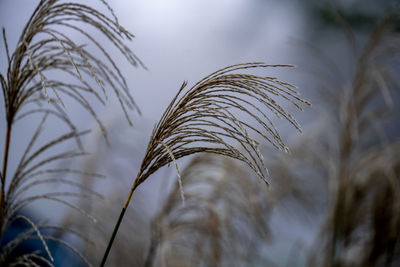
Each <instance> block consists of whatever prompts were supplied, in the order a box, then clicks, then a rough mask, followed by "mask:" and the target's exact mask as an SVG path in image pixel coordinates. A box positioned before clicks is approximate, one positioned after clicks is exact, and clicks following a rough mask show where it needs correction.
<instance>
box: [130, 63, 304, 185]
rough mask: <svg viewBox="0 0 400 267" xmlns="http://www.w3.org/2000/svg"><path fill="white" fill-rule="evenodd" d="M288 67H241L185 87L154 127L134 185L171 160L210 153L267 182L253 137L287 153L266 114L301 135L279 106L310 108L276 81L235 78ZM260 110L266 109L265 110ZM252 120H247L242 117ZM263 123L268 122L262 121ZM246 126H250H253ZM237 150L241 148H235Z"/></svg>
mask: <svg viewBox="0 0 400 267" xmlns="http://www.w3.org/2000/svg"><path fill="white" fill-rule="evenodd" d="M275 67H292V66H291V65H267V64H264V63H245V64H238V65H233V66H229V67H226V68H223V69H221V70H219V71H216V72H215V73H213V74H211V75H209V76H207V77H206V78H204V79H203V80H201V81H200V82H198V83H197V84H195V85H194V86H193V87H192V88H190V89H188V90H186V92H185V91H184V89H185V86H186V83H184V84H183V85H182V87H181V89H180V90H179V92H178V94H177V95H176V96H175V98H174V99H173V101H172V102H171V104H170V105H169V106H168V108H167V110H166V111H165V112H164V114H163V115H162V118H161V120H160V121H159V122H158V124H157V125H156V126H155V128H154V130H153V133H152V136H151V138H150V141H149V144H148V147H147V151H146V154H145V157H144V159H143V162H142V165H141V168H140V172H139V174H138V178H137V184H140V183H142V182H143V181H145V180H146V178H147V177H148V176H149V175H151V174H152V173H153V172H155V171H157V170H158V169H159V168H161V167H162V166H165V165H166V164H169V163H170V162H172V159H171V157H170V156H169V151H168V149H166V148H165V146H164V145H162V144H163V143H164V144H165V145H166V146H167V147H168V148H169V149H170V151H171V152H172V154H173V155H174V157H175V159H179V158H181V157H184V156H188V155H191V154H194V153H198V152H210V153H215V154H220V155H224V156H228V157H231V158H234V159H238V160H240V161H243V162H245V163H246V164H247V165H248V166H249V167H250V168H252V169H253V170H254V171H255V172H256V173H257V175H258V176H259V177H260V178H262V179H263V180H264V181H265V182H267V178H266V177H265V166H264V162H263V158H262V155H261V153H260V151H259V149H258V142H257V141H256V140H255V139H254V137H253V136H254V135H258V136H260V137H261V138H262V139H264V140H266V141H267V142H269V143H271V144H272V145H274V146H275V147H276V148H278V149H281V150H283V151H286V150H287V147H286V146H285V145H284V143H283V141H282V139H281V137H280V135H279V133H278V131H277V130H276V128H275V127H274V125H273V124H272V121H271V120H270V119H269V118H270V115H268V114H267V113H266V111H265V110H268V111H270V112H272V113H273V114H275V115H276V116H278V117H283V118H285V119H286V120H288V121H289V122H290V123H291V124H292V125H293V126H295V128H297V129H298V130H300V126H299V125H298V123H297V122H296V120H295V119H294V118H293V117H292V115H291V114H289V113H288V112H287V111H286V109H285V108H284V107H283V106H282V105H281V104H278V102H277V101H281V100H286V101H289V102H290V103H292V104H294V105H295V106H296V107H298V108H300V105H301V104H304V105H309V103H308V102H307V101H306V100H304V99H302V98H300V97H299V96H298V95H297V92H296V91H295V87H294V86H293V85H291V84H289V83H286V82H282V81H280V80H278V79H277V78H274V77H261V76H256V75H252V74H238V73H237V72H238V71H244V70H247V69H254V68H256V69H264V68H275ZM263 109H264V110H263ZM246 116H247V117H250V118H251V119H250V120H245V119H243V117H246ZM264 118H268V120H267V122H264ZM248 121H254V123H253V124H251V123H249V122H248ZM236 145H239V147H240V148H237V147H236Z"/></svg>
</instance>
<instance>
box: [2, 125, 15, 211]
mask: <svg viewBox="0 0 400 267" xmlns="http://www.w3.org/2000/svg"><path fill="white" fill-rule="evenodd" d="M11 128H12V125H11V123H7V130H6V142H5V144H4V157H3V169H2V171H1V195H0V208H1V214H3V201H4V192H5V183H6V173H7V162H8V154H9V151H10V141H11Z"/></svg>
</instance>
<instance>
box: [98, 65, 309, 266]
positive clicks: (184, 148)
mask: <svg viewBox="0 0 400 267" xmlns="http://www.w3.org/2000/svg"><path fill="white" fill-rule="evenodd" d="M276 67H291V65H267V64H264V63H244V64H238V65H232V66H228V67H226V68H223V69H221V70H218V71H216V72H214V73H212V74H210V75H208V76H207V77H205V78H204V79H202V80H201V81H199V82H198V83H196V84H195V85H194V86H193V87H191V88H190V89H188V90H186V91H185V87H186V82H185V83H183V84H182V86H181V88H180V89H179V91H178V93H177V95H176V96H175V97H174V99H173V100H172V101H171V103H170V104H169V106H168V107H167V109H166V111H165V112H164V114H163V115H162V117H161V119H160V121H159V122H158V123H157V124H156V126H155V127H154V129H153V132H152V135H151V137H150V141H149V143H148V145H147V149H146V154H145V156H144V159H143V161H142V164H141V167H140V171H139V173H138V174H137V176H136V179H135V181H134V183H133V185H132V187H131V190H130V192H129V195H128V198H127V200H126V202H125V204H124V206H123V208H122V211H121V213H120V216H119V218H118V220H117V223H116V226H115V229H114V231H113V233H112V235H111V238H110V242H109V245H108V246H107V248H106V252H105V254H104V257H103V260H102V263H101V266H103V265H104V264H105V261H106V259H107V256H108V253H109V251H110V249H111V246H112V243H113V241H114V238H115V236H116V233H117V231H118V228H119V225H120V223H121V221H122V218H123V216H124V214H125V211H126V208H127V207H128V205H129V202H130V199H131V197H132V194H133V192H134V191H135V189H136V188H137V187H138V186H139V185H140V184H141V183H143V182H144V181H145V180H146V179H147V178H148V177H149V176H150V175H151V174H152V173H154V172H156V171H157V170H158V169H160V168H161V167H163V166H165V165H167V164H169V163H171V162H174V164H176V160H177V159H179V158H182V157H185V156H189V155H192V154H196V153H200V152H205V153H213V154H218V155H222V156H227V157H230V158H233V159H237V160H240V161H242V162H244V163H246V164H247V165H248V166H249V167H250V168H251V169H253V171H254V172H255V173H256V174H257V175H258V176H259V177H260V178H261V179H262V180H263V181H265V182H267V178H266V168H265V166H264V161H263V157H262V155H261V153H260V150H259V148H258V141H256V140H255V139H254V138H253V137H252V136H253V135H254V134H256V135H258V136H260V137H261V138H263V139H264V140H265V141H266V142H269V143H271V144H272V145H274V146H275V147H277V148H279V149H281V150H284V151H287V147H286V146H285V145H284V144H283V141H282V139H281V137H280V135H279V133H278V131H277V130H276V128H275V126H274V125H273V123H272V121H271V119H270V118H269V116H267V115H266V113H265V111H263V110H262V109H261V107H262V108H265V109H267V110H269V111H270V112H272V114H275V115H276V116H277V117H283V118H285V119H286V120H288V121H289V122H290V123H291V124H292V125H293V126H294V127H295V128H296V129H298V130H299V131H300V126H299V125H298V123H297V122H296V120H295V119H294V118H293V117H292V116H291V115H290V114H289V113H288V112H287V111H286V110H285V109H284V108H283V107H282V106H281V105H280V104H278V102H277V99H283V100H286V101H288V102H289V103H292V104H293V105H294V106H295V107H297V108H299V109H301V105H302V104H305V105H309V102H307V101H306V100H304V99H302V98H300V97H299V96H298V95H297V91H296V90H295V87H294V86H293V85H291V84H289V83H287V82H283V81H280V80H278V79H277V78H275V77H268V76H256V75H252V74H246V73H237V72H239V71H245V70H248V69H254V68H258V69H266V68H276ZM246 98H248V99H246ZM255 103H257V104H255ZM241 113H244V114H246V115H248V116H250V117H251V118H252V119H254V121H255V125H251V124H249V123H248V122H246V121H244V120H243V119H240V118H239V115H241ZM264 121H266V122H264ZM259 129H262V130H263V131H265V132H263V131H261V130H259ZM230 141H234V142H236V143H237V144H238V146H239V147H240V149H239V148H237V147H236V146H235V145H232V144H231V143H230ZM178 174H179V173H178ZM180 184H181V181H180ZM181 196H182V200H183V201H184V192H183V189H182V188H181Z"/></svg>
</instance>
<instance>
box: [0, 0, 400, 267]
mask: <svg viewBox="0 0 400 267" xmlns="http://www.w3.org/2000/svg"><path fill="white" fill-rule="evenodd" d="M37 3H38V1H27V0H19V1H8V0H0V25H1V26H2V27H4V28H5V29H6V31H7V39H8V42H9V47H10V50H13V48H14V47H15V46H16V43H17V40H18V37H19V34H20V32H21V30H22V29H23V27H24V25H25V23H26V21H27V20H28V18H29V16H30V14H31V12H32V11H33V10H34V8H35V6H36V5H37ZM86 4H88V5H91V6H93V7H95V8H97V9H99V10H101V11H104V12H105V13H107V12H109V11H108V10H107V8H105V7H104V5H102V3H101V1H88V2H86ZM109 4H110V6H111V7H112V8H113V10H114V12H115V14H116V16H117V17H118V20H119V23H120V24H121V25H122V26H123V27H125V28H126V29H127V30H129V31H130V32H132V33H133V34H134V35H135V38H134V39H133V41H132V42H130V43H129V46H130V47H131V49H132V50H133V51H134V52H135V54H136V55H137V56H138V57H139V58H140V60H141V61H142V62H143V64H144V66H139V67H137V68H133V67H132V66H130V65H129V64H128V63H127V62H126V61H124V60H123V59H121V61H119V60H118V56H119V55H118V53H117V51H115V49H114V48H113V47H112V45H111V44H107V42H106V40H102V39H99V41H100V42H103V41H104V43H105V47H106V49H108V50H109V51H110V53H111V55H112V56H113V57H115V60H116V61H117V63H118V64H119V66H120V68H121V70H122V72H123V74H124V75H125V77H126V78H127V82H128V84H129V86H130V88H131V92H132V95H133V97H134V99H135V101H136V103H137V104H138V106H139V108H140V111H141V115H139V114H138V112H136V111H132V112H131V113H130V115H131V116H132V121H133V126H132V127H131V126H129V125H128V123H127V121H126V120H125V118H124V116H123V114H122V112H121V110H120V108H119V106H118V103H117V100H116V99H114V98H113V97H110V99H109V103H108V104H107V106H106V107H103V106H100V105H99V106H96V107H95V108H96V110H97V111H98V113H99V115H98V116H99V118H100V119H101V120H102V121H103V123H104V124H105V125H106V127H107V130H108V132H109V138H110V145H107V144H106V142H105V140H104V138H103V137H102V135H101V133H100V132H99V130H98V127H97V125H96V123H95V122H93V119H92V118H91V117H90V116H89V115H88V114H87V112H85V111H84V110H82V109H80V108H79V107H77V106H75V105H74V103H73V102H71V103H69V102H68V101H67V102H66V103H65V104H66V107H65V109H66V110H67V112H69V113H70V114H71V117H72V118H73V120H74V122H75V123H76V124H77V125H78V126H80V127H82V128H85V129H86V128H90V129H91V130H92V134H91V135H90V136H89V137H87V138H86V139H85V144H84V145H85V146H86V149H87V150H88V151H89V152H91V153H92V155H91V156H88V157H86V158H85V159H84V160H79V161H71V162H65V163H63V164H66V166H78V167H79V168H81V169H82V170H87V171H95V172H97V173H101V174H103V175H104V176H105V177H106V178H104V179H103V178H102V179H91V178H85V177H80V178H77V179H81V180H82V181H83V182H84V183H85V184H86V185H87V186H88V187H90V188H93V189H94V190H96V191H97V192H99V193H101V194H102V197H101V198H99V199H95V200H88V199H73V200H71V201H74V203H77V205H79V206H80V207H81V208H82V209H84V210H86V211H87V212H88V213H89V214H91V215H92V216H94V217H96V218H97V223H95V224H92V223H91V222H90V221H89V220H86V219H85V217H84V216H82V215H81V214H79V213H76V212H74V211H71V210H69V209H66V208H60V207H59V205H57V204H53V203H48V202H46V201H42V202H38V203H35V204H32V205H31V206H29V209H26V211H25V212H26V213H27V214H30V216H32V217H33V218H35V220H37V221H42V220H44V218H49V220H50V221H52V222H55V223H58V224H61V225H65V226H68V227H73V228H75V229H79V230H81V231H83V232H84V233H85V236H87V237H88V238H89V239H90V240H92V241H93V243H94V244H92V243H87V242H84V241H82V240H81V239H79V238H76V237H74V236H73V235H70V234H67V233H62V232H61V233H57V234H58V235H59V236H61V237H62V238H64V239H66V240H68V241H69V242H71V243H73V244H74V246H75V247H76V248H77V249H78V250H79V251H81V253H82V254H84V255H86V256H87V257H88V259H89V260H90V261H91V262H93V264H94V265H96V264H97V263H98V261H99V259H100V257H101V255H102V251H104V248H105V244H106V241H107V239H108V237H109V235H110V233H111V229H112V226H113V224H114V222H115V220H116V218H117V216H118V214H119V211H120V207H121V206H122V204H123V202H124V198H125V197H126V196H127V194H128V191H129V190H128V189H129V186H130V184H131V183H132V181H133V179H134V178H135V176H136V173H137V172H138V169H139V167H140V162H141V159H142V157H143V154H144V152H145V148H146V143H147V141H148V139H149V137H150V133H151V130H152V129H153V127H154V124H155V123H156V122H157V121H158V119H159V118H160V116H161V115H162V113H163V111H164V110H165V108H166V107H167V106H168V104H169V103H170V101H171V100H172V98H173V97H174V96H175V94H176V92H177V90H178V89H179V88H180V86H181V84H182V82H183V81H188V82H189V85H191V84H192V85H193V84H194V83H195V82H197V81H198V80H200V79H201V78H203V77H204V76H206V75H207V74H209V73H212V72H213V71H215V70H217V69H220V68H222V67H225V66H228V65H232V64H237V63H242V62H259V61H262V62H266V63H268V64H294V65H296V68H294V69H287V70H285V69H282V70H271V71H270V72H267V75H271V76H278V77H279V78H280V79H282V80H284V81H288V82H290V83H293V84H295V85H297V86H298V90H299V92H300V93H301V95H302V97H304V98H306V99H308V100H309V101H310V102H311V103H312V106H311V107H307V108H305V110H304V111H303V112H299V111H297V110H295V109H293V108H291V107H288V109H289V111H290V112H292V114H293V115H294V116H295V117H296V118H297V119H298V121H299V122H300V124H301V125H302V128H303V133H298V132H297V131H295V130H294V129H293V127H291V126H290V125H288V123H285V122H283V121H281V120H279V119H274V122H275V123H276V125H277V127H278V129H279V130H280V132H281V133H282V136H283V138H284V140H285V142H286V144H287V145H288V146H289V148H290V149H291V153H290V154H285V153H283V152H280V151H276V150H274V149H273V147H272V146H270V145H268V144H262V145H261V149H262V152H263V154H264V158H265V164H266V166H267V167H268V168H269V171H270V177H271V178H270V184H271V185H270V187H266V186H264V184H263V183H262V182H261V181H258V180H257V178H256V177H253V176H254V175H253V174H252V173H251V172H249V171H248V170H246V169H245V168H244V167H243V166H241V165H240V164H238V163H237V162H234V161H229V160H226V159H219V158H212V157H211V158H207V157H206V156H201V157H199V158H189V159H184V160H180V161H179V162H178V163H179V167H180V169H181V170H182V171H183V173H184V175H183V179H184V180H183V183H184V189H185V188H187V190H188V191H187V195H188V196H187V197H188V199H189V200H190V199H191V198H192V199H193V200H192V202H190V201H189V203H190V205H187V206H185V207H182V206H181V202H180V201H179V200H180V198H179V190H177V182H176V171H175V167H174V166H172V165H171V166H170V167H165V168H163V169H162V170H160V171H159V172H157V173H156V174H154V175H153V176H151V177H150V179H148V180H147V181H146V182H145V183H144V184H143V185H142V186H141V187H140V188H139V190H137V191H136V192H135V195H134V198H133V201H132V203H131V206H130V208H129V210H128V212H127V218H126V219H125V220H124V221H123V224H122V229H121V231H120V233H119V234H118V236H117V239H116V243H115V246H114V247H113V249H112V252H111V256H110V259H109V264H110V266H144V265H145V264H147V266H311V265H315V266H367V265H368V264H370V266H397V264H400V262H399V260H400V254H399V251H400V244H399V240H398V239H399V237H398V236H400V232H399V230H400V219H399V214H400V212H399V211H400V210H399V206H400V202H399V201H400V195H399V191H398V190H399V189H400V187H399V182H400V180H399V157H398V156H399V155H398V151H400V150H398V148H400V146H399V145H398V143H399V142H398V141H399V134H400V132H399V130H400V119H399V118H400V117H399V114H400V113H399V103H400V102H399V101H400V97H399V90H398V89H399V88H398V87H399V82H400V80H399V79H398V77H399V71H400V69H399V64H398V63H399V51H400V45H399V41H400V40H399V33H400V32H399V28H400V27H399V9H398V8H399V7H398V5H399V3H398V1H377V0H375V1H373V0H363V1H362V0H348V1H345V0H343V1H339V0H338V1H312V0H309V1H295V0H293V1H289V0H284V1H277V0H217V1H216V0H202V1H199V0H186V1H181V0H170V1H163V0H146V1H144V0H138V1H136V0H134V1H122V0H121V1H110V3H109ZM389 16H393V17H394V19H393V21H391V23H388V25H387V26H386V24H385V25H384V26H385V27H384V29H381V30H382V35H384V37H382V38H377V37H376V36H375V37H371V36H373V33H374V31H377V30H376V29H377V28H376V26H377V25H378V24H379V23H381V21H382V20H384V19H385V18H388V17H389ZM392 22H393V23H392ZM393 25H395V26H393ZM396 25H397V26H396ZM94 34H95V35H96V33H94ZM69 37H70V38H72V39H74V40H80V38H81V39H82V42H85V39H84V38H83V37H82V36H80V35H79V34H77V33H72V32H71V36H69ZM99 38H101V37H100V35H99ZM373 38H376V42H372V41H374V39H373ZM371 40H372V41H371ZM78 43H79V41H78ZM367 44H370V45H371V46H373V49H370V50H373V52H371V53H369V50H368V49H367V48H368V46H367ZM375 46H376V47H377V49H375ZM0 48H1V49H0V61H1V65H0V71H1V73H6V71H7V65H6V62H5V60H4V58H5V51H4V47H3V44H2V45H1V46H0ZM93 51H95V49H94V50H93ZM366 51H367V52H366ZM368 53H369V54H368ZM99 54H100V53H99ZM365 58H367V60H363V59H365ZM267 71H268V70H267ZM360 73H361V74H360ZM60 78H61V79H62V78H63V77H60ZM358 81H361V82H360V83H361V85H360V88H361V89H360V90H361V91H362V92H371V93H370V94H369V95H368V97H366V96H365V95H364V94H363V93H356V92H355V90H354V88H355V87H357V86H358V85H357V84H358V83H357V82H358ZM357 97H359V98H357ZM362 99H364V100H365V101H366V102H367V104H365V105H364V104H360V103H361V102H362ZM1 104H2V106H3V105H4V102H1ZM358 105H359V106H358ZM358 107H359V108H358ZM377 110H379V111H381V110H384V112H381V113H378V112H375V111H377ZM365 114H370V115H371V116H370V117H368V116H369V115H368V116H367V115H365ZM0 116H1V117H2V118H4V109H3V108H1V110H0ZM364 117H366V118H367V117H368V119H365V118H364ZM349 118H352V119H349ZM364 119H365V120H364ZM38 120H39V118H38ZM361 121H362V122H363V124H362V125H361ZM36 124H37V121H35V119H32V120H28V121H23V122H20V123H19V124H18V125H17V128H16V130H15V131H14V136H13V139H12V143H11V144H12V148H13V149H12V154H11V155H10V162H9V169H10V172H12V171H13V170H15V168H16V165H17V162H18V159H19V156H20V155H21V153H22V151H23V149H24V147H25V146H26V143H27V140H26V136H27V135H29V134H30V133H31V132H33V127H34V126H35V125H36ZM364 124H367V126H364ZM0 125H1V126H0V131H1V139H3V136H4V135H5V127H4V123H1V124H0ZM363 127H364V128H363ZM58 131H59V129H57V127H55V126H52V125H51V124H50V125H47V127H46V132H45V135H46V136H52V135H55V134H57V133H58ZM349 138H350V139H351V144H350V145H349V144H348V143H346V142H348V139H349ZM2 142H3V141H1V142H0V151H3V147H4V144H3V143H2ZM346 146H347V147H346ZM192 160H193V161H192ZM190 168H192V169H190ZM196 168H198V169H200V171H198V172H195V170H196ZM236 169H237V170H236ZM204 170H208V172H207V171H206V173H205V174H204V172H205V171H204ZM235 170H236V171H235ZM202 172H203V173H202ZM185 175H186V176H185ZM202 175H203V176H207V177H211V178H209V179H201V178H202V177H203V176H202ZM221 177H226V178H221ZM387 177H389V178H387ZM216 181H217V182H216ZM218 181H219V182H218ZM371 185H375V186H371ZM371 187H372V188H371ZM38 190H40V189H38ZM43 190H44V189H43ZM46 190H47V189H46ZM216 196H217V197H216ZM384 196H386V198H385V197H384ZM216 203H222V204H218V205H216ZM214 204H215V205H214ZM217 206H218V208H217ZM232 207H235V208H232ZM358 213H360V214H358ZM378 228H380V229H381V231H378ZM10 235H12V234H10ZM32 246H35V243H32ZM21 249H23V248H21ZM54 250H55V251H56V255H57V257H56V261H57V264H56V265H57V266H71V263H72V262H73V265H74V266H78V265H79V264H83V263H82V262H81V261H80V260H79V258H77V257H76V255H75V254H74V253H72V252H71V251H70V250H68V249H66V248H62V246H60V247H59V248H57V247H55V248H54ZM364 264H367V265H364Z"/></svg>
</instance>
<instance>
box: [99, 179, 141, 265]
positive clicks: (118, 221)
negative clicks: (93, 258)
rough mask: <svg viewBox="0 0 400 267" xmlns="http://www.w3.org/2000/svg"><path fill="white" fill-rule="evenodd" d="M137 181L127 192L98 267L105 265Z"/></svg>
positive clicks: (136, 181)
mask: <svg viewBox="0 0 400 267" xmlns="http://www.w3.org/2000/svg"><path fill="white" fill-rule="evenodd" d="M138 177H139V175H138ZM138 181H139V179H138V178H136V180H135V182H134V183H133V185H132V188H131V191H130V192H129V195H128V198H127V199H126V201H125V204H124V206H123V207H122V210H121V213H120V214H119V216H118V220H117V222H116V224H115V226H114V230H113V232H112V234H111V237H110V240H109V241H108V244H107V248H106V250H105V252H104V255H103V259H102V260H101V263H100V267H103V266H104V265H105V264H106V261H107V258H108V254H109V253H110V250H111V247H112V245H113V242H114V239H115V236H116V235H117V232H118V229H119V226H120V225H121V222H122V219H123V218H124V215H125V211H126V209H127V208H128V205H129V202H130V201H131V198H132V195H133V192H134V191H135V189H136V188H137V186H138V185H139V183H138Z"/></svg>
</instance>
